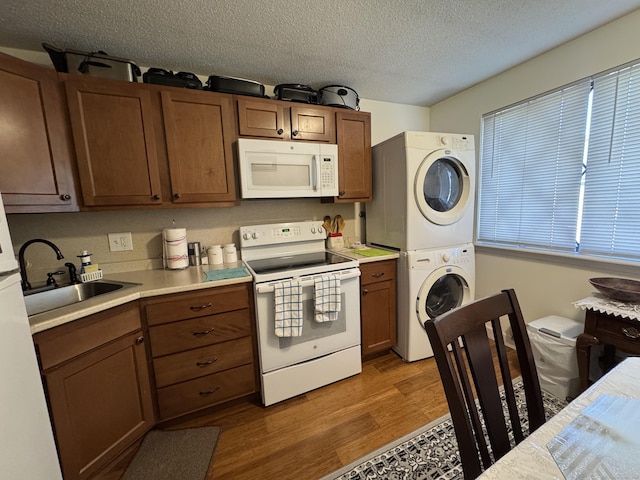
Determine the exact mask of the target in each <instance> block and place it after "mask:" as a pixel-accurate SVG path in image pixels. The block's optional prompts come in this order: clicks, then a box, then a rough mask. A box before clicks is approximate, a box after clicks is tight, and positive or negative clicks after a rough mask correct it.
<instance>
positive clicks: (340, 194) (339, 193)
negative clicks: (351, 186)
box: [338, 190, 347, 197]
mask: <svg viewBox="0 0 640 480" xmlns="http://www.w3.org/2000/svg"><path fill="white" fill-rule="evenodd" d="M345 193H347V192H345V191H344V190H340V191H339V192H338V196H340V197H342V196H343V195H344V194H345Z"/></svg>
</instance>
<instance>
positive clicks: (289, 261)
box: [247, 252, 352, 275]
mask: <svg viewBox="0 0 640 480" xmlns="http://www.w3.org/2000/svg"><path fill="white" fill-rule="evenodd" d="M351 261H352V260H351V259H350V258H346V257H343V256H341V255H336V254H334V253H332V252H315V253H305V254H302V255H291V256H286V257H278V258H264V259H261V260H252V261H248V262H247V264H248V265H249V266H250V267H251V269H252V270H253V271H254V272H255V273H256V274H258V275H261V274H265V273H272V272H287V271H291V270H298V269H302V268H308V267H323V266H328V265H337V264H340V263H345V262H351Z"/></svg>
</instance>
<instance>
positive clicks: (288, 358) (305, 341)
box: [255, 268, 360, 374]
mask: <svg viewBox="0 0 640 480" xmlns="http://www.w3.org/2000/svg"><path fill="white" fill-rule="evenodd" d="M332 273H338V274H340V302H341V309H340V312H339V315H338V319H337V320H335V321H333V322H322V323H319V322H316V321H315V320H314V286H313V285H314V281H313V278H314V277H315V276H317V275H307V276H301V277H299V279H300V280H301V281H302V298H301V301H302V311H303V317H304V320H303V324H302V335H301V336H299V337H278V336H277V335H276V333H275V307H274V294H275V293H274V284H275V282H265V283H257V284H256V285H255V290H256V318H257V324H258V349H259V352H260V369H261V371H262V373H263V374H264V373H268V372H271V371H274V370H277V369H279V368H283V367H287V366H290V365H295V364H297V363H301V362H305V361H307V360H311V359H314V358H318V357H322V356H324V355H328V354H330V353H333V352H337V351H339V350H343V349H345V348H349V347H353V346H356V345H360V287H359V285H360V282H359V280H358V277H360V269H358V268H352V269H347V270H340V271H337V272H332Z"/></svg>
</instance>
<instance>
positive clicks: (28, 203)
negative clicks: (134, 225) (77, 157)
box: [0, 54, 78, 213]
mask: <svg viewBox="0 0 640 480" xmlns="http://www.w3.org/2000/svg"><path fill="white" fill-rule="evenodd" d="M0 112H1V115H0V131H2V141H1V142H0V191H1V192H2V198H3V200H4V205H5V208H6V210H7V212H8V213H18V212H67V211H74V210H78V202H77V198H76V193H75V188H74V183H73V174H72V166H71V164H72V153H71V133H70V131H69V127H68V120H67V118H66V113H65V110H64V102H63V97H62V87H61V85H60V83H59V82H58V79H57V75H56V73H55V72H54V71H52V70H50V69H47V68H44V67H40V66H37V65H34V64H32V63H29V62H24V61H22V60H19V59H17V58H13V57H11V56H9V55H4V54H0Z"/></svg>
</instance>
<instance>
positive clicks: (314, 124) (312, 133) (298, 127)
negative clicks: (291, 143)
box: [290, 105, 339, 158]
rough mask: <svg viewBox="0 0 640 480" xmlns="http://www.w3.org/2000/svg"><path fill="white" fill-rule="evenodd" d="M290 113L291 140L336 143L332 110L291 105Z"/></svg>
mask: <svg viewBox="0 0 640 480" xmlns="http://www.w3.org/2000/svg"><path fill="white" fill-rule="evenodd" d="M290 112H291V139H292V140H306V141H314V142H328V143H336V122H335V113H334V110H332V109H329V108H327V109H323V108H321V107H308V106H305V107H302V106H295V105H292V106H291V108H290ZM338 158H339V157H338Z"/></svg>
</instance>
